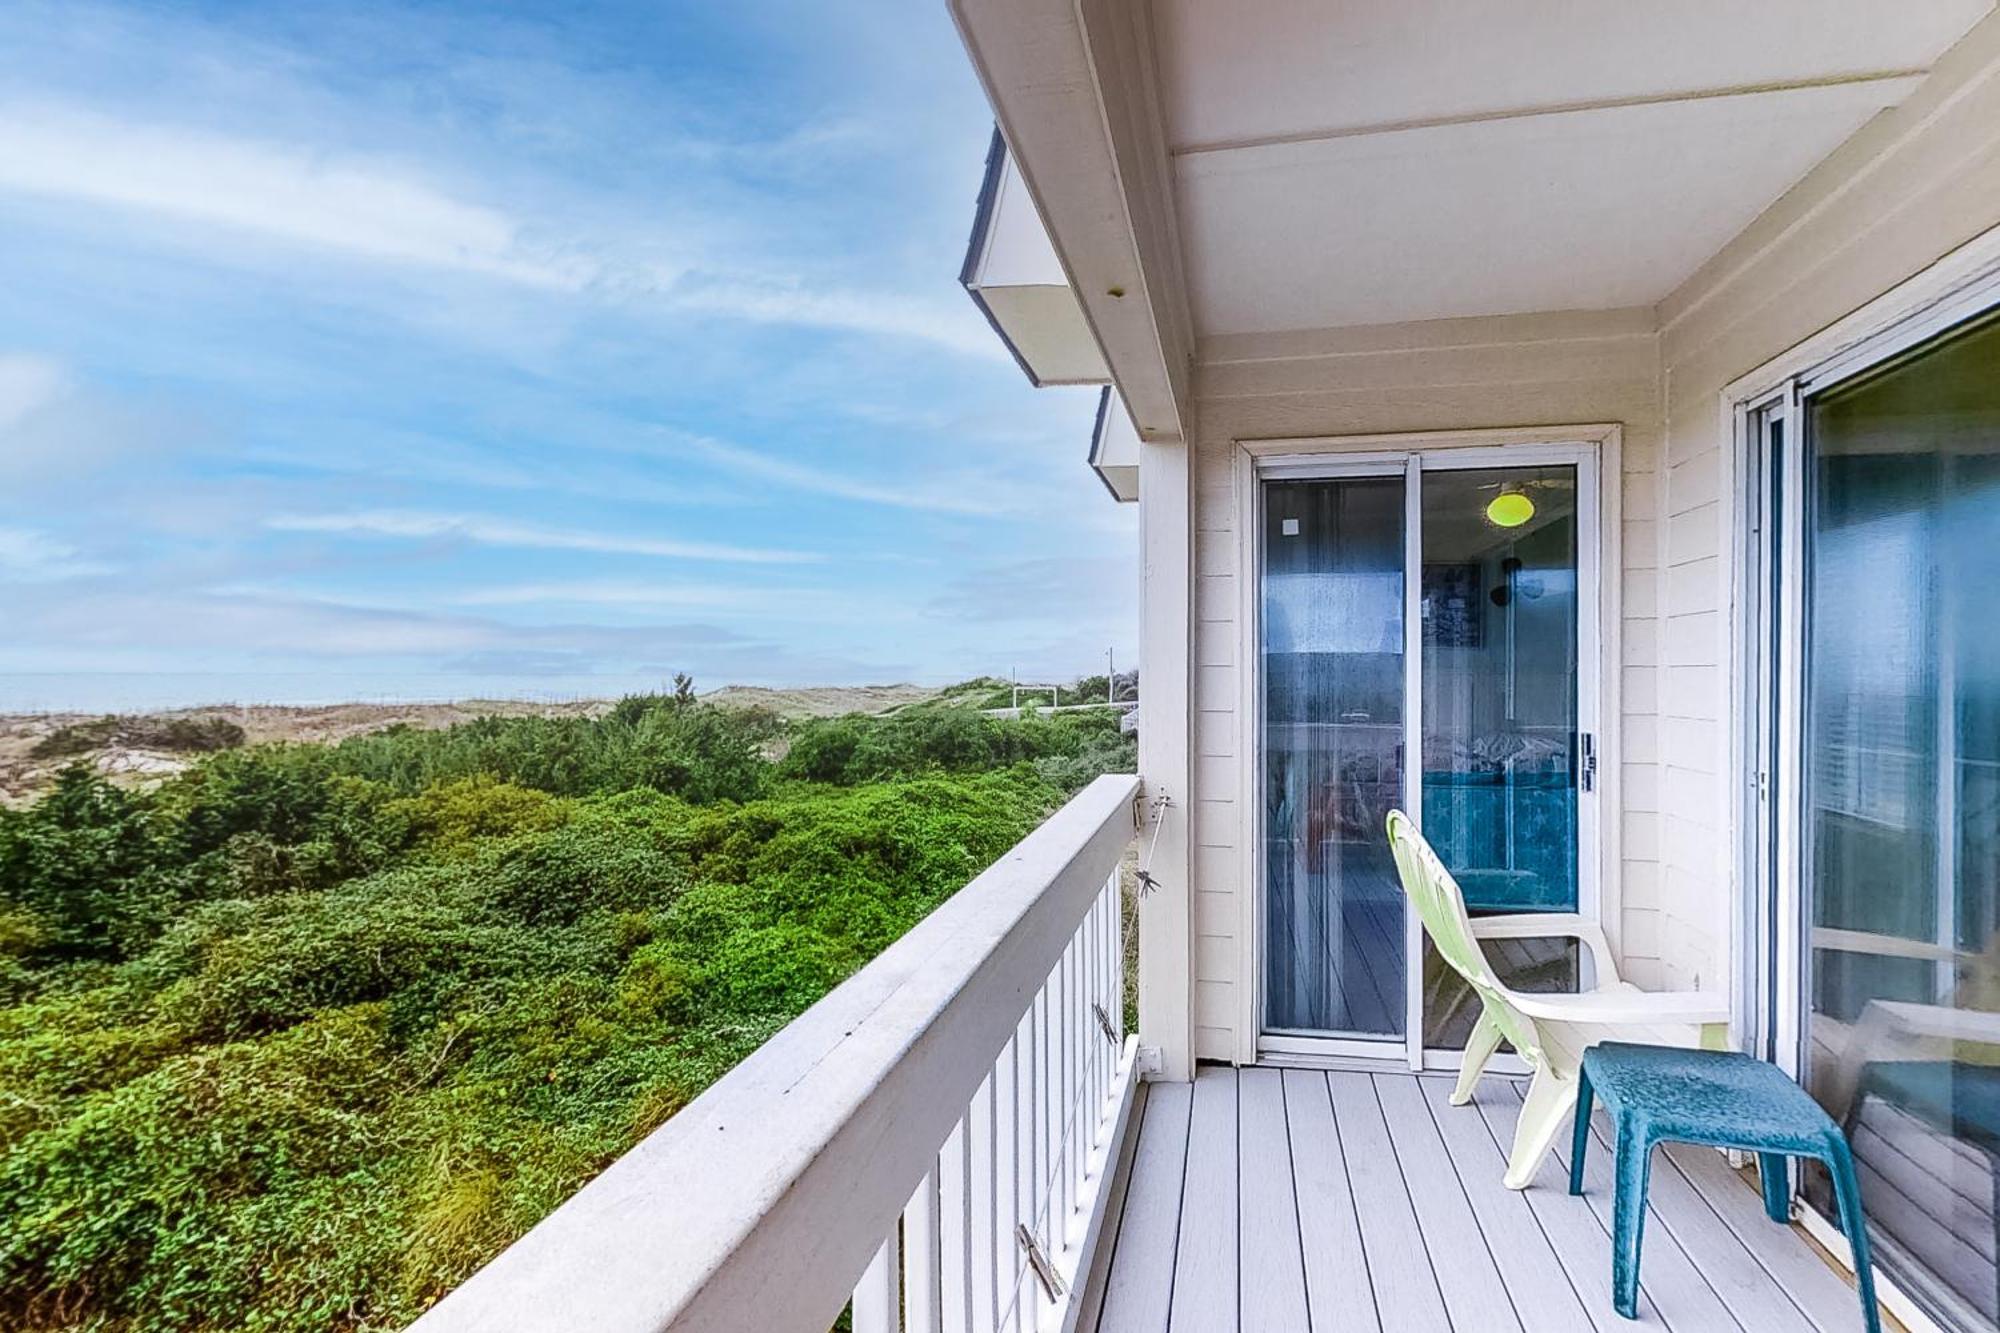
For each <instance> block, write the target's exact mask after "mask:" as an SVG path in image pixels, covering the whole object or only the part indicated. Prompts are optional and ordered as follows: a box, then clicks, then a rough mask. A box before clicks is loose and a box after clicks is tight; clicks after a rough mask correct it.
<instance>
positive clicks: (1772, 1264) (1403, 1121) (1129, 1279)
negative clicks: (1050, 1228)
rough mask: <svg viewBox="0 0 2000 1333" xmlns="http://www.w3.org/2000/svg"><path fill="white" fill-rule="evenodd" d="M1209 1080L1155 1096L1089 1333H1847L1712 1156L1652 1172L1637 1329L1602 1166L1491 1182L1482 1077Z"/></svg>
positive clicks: (1595, 1157) (1266, 1072)
mask: <svg viewBox="0 0 2000 1333" xmlns="http://www.w3.org/2000/svg"><path fill="white" fill-rule="evenodd" d="M1450 1086H1451V1081H1450V1080H1449V1079H1446V1078H1442V1077H1440V1076H1435V1075H1427V1076H1424V1077H1422V1078H1417V1077H1414V1076H1412V1075H1409V1074H1404V1073H1388V1072H1384V1073H1355V1072H1331V1073H1326V1072H1320V1071H1317V1070H1285V1071H1283V1072H1282V1073H1280V1072H1279V1071H1277V1070H1271V1069H1248V1070H1244V1071H1242V1072H1241V1073H1239V1072H1237V1071H1235V1070H1229V1069H1220V1068H1206V1067H1205V1068H1203V1069H1202V1070H1201V1072H1200V1075H1199V1076H1198V1077H1197V1079H1196V1081H1195V1083H1194V1085H1193V1086H1192V1087H1189V1086H1188V1085H1186V1084H1181V1085H1172V1084H1163V1085H1159V1086H1156V1087H1154V1088H1152V1089H1150V1090H1149V1093H1148V1096H1147V1098H1146V1102H1145V1108H1144V1112H1143V1117H1142V1120H1141V1123H1140V1125H1139V1135H1140V1137H1139V1140H1138V1144H1137V1148H1136V1150H1135V1152H1134V1155H1133V1164H1132V1178H1131V1180H1130V1181H1129V1183H1128V1188H1127V1190H1126V1193H1125V1198H1124V1207H1123V1209H1122V1210H1121V1212H1120V1214H1119V1217H1118V1219H1117V1222H1116V1230H1115V1233H1114V1234H1113V1235H1112V1236H1111V1237H1110V1239H1109V1243H1110V1246H1111V1250H1110V1259H1109V1262H1108V1266H1107V1269H1106V1276H1105V1277H1104V1278H1103V1289H1102V1291H1101V1292H1100V1293H1093V1296H1101V1301H1099V1302H1098V1305H1099V1307H1100V1309H1099V1317H1098V1319H1097V1321H1096V1323H1095V1327H1096V1329H1097V1330H1098V1333H1230V1331H1231V1330H1256V1333H1291V1331H1292V1330H1298V1331H1299V1333H1313V1331H1314V1330H1318V1331H1319V1333H1349V1331H1350V1330H1352V1331H1353V1333H1378V1331H1379V1333H1431V1331H1432V1330H1438V1331H1442V1333H1453V1331H1455V1333H1484V1331H1485V1330H1488V1329H1514V1328H1517V1327H1518V1328H1524V1329H1527V1330H1531V1331H1532V1333H1593V1330H1595V1331H1596V1333H1611V1330H1614V1329H1615V1330H1621V1331H1622V1330H1625V1329H1644V1328H1653V1329H1670V1330H1674V1331H1675V1333H1719V1331H1720V1330H1734V1329H1744V1330H1751V1331H1753V1333H1766V1331H1767V1330H1769V1331H1771V1333H1785V1331H1789V1333H1846V1330H1849V1329H1855V1328H1859V1327H1860V1324H1861V1317H1860V1310H1859V1308H1858V1306H1857V1305H1856V1304H1855V1302H1854V1297H1853V1294H1852V1291H1851V1290H1850V1289H1849V1288H1848V1286H1847V1285H1846V1283H1845V1282H1844V1280H1843V1279H1842V1278H1841V1277H1840V1276H1839V1275H1837V1274H1835V1273H1834V1272H1833V1271H1832V1270H1830V1269H1828V1268H1827V1267H1826V1266H1825V1264H1824V1263H1823V1262H1822V1261H1821V1260H1820V1259H1819V1257H1818V1256H1817V1255H1816V1254H1815V1253H1814V1252H1813V1251H1812V1250H1811V1248H1810V1247H1809V1246H1808V1245H1807V1243H1806V1242H1805V1240H1804V1239H1803V1238H1802V1237H1801V1236H1800V1235H1799V1234H1798V1233H1797V1232H1796V1231H1795V1230H1793V1229H1789V1228H1785V1227H1780V1226H1776V1225H1774V1224H1772V1223H1771V1222H1769V1221H1768V1220H1767V1219H1765V1218H1764V1216H1763V1212H1762V1205H1761V1204H1760V1202H1759V1200H1758V1197H1757V1194H1756V1192H1755V1190H1754V1189H1753V1188H1752V1187H1751V1186H1750V1185H1749V1184H1747V1183H1745V1182H1744V1181H1743V1180H1742V1179H1741V1178H1740V1177H1738V1176H1737V1175H1736V1174H1735V1173H1734V1172H1731V1171H1730V1170H1729V1169H1728V1168H1727V1166H1726V1165H1725V1164H1724V1163H1723V1162H1722V1159H1721V1158H1720V1157H1719V1156H1717V1155H1715V1154H1713V1153H1708V1152H1706V1151H1705V1150H1696V1149H1679V1148H1675V1149H1670V1150H1667V1151H1663V1152H1661V1153H1660V1154H1659V1155H1657V1156H1656V1157H1655V1159H1654V1163H1653V1194H1652V1204H1653V1206H1652V1208H1651V1210H1650V1215H1649V1217H1648V1220H1647V1225H1646V1248H1645V1258H1644V1273H1643V1277H1644V1291H1643V1293H1642V1300H1641V1309H1640V1315H1641V1318H1640V1320H1639V1321H1638V1322H1637V1323H1636V1324H1634V1323H1628V1322H1627V1321H1625V1320H1623V1319H1620V1318H1618V1317H1617V1315H1616V1314H1614V1313H1613V1312H1612V1310H1611V1297H1610V1289H1611V1241H1610V1236H1609V1234H1608V1226H1609V1219H1610V1211H1609V1204H1610V1200H1609V1195H1608V1172H1609V1166H1610V1156H1611V1155H1610V1152H1609V1151H1608V1150H1607V1149H1605V1148H1604V1147H1603V1145H1602V1144H1601V1143H1597V1144H1593V1145H1592V1150H1591V1156H1590V1161H1589V1163H1588V1167H1589V1171H1588V1173H1587V1174H1588V1184H1589V1191H1588V1193H1587V1194H1586V1196H1585V1197H1584V1198H1572V1197H1571V1196H1570V1195H1569V1194H1568V1192H1567V1188H1566V1185H1567V1172H1566V1170H1565V1163H1566V1160H1567V1135H1566V1134H1565V1135H1564V1137H1563V1140H1562V1142H1563V1148H1564V1151H1563V1152H1562V1153H1560V1154H1551V1156H1550V1159H1549V1162H1548V1164H1547V1165H1546V1166H1545V1167H1544V1169H1543V1171H1542V1173H1541V1174H1540V1176H1539V1177H1537V1179H1536V1182H1535V1184H1534V1185H1533V1186H1531V1187H1530V1188H1529V1189H1527V1190H1525V1191H1521V1192H1518V1193H1517V1192H1514V1191H1510V1190H1507V1189H1506V1188H1504V1187H1503V1186H1502V1185H1501V1184H1500V1175H1501V1172H1502V1170H1503V1168H1504V1166H1505V1160H1506V1145H1507V1144H1509V1143H1510V1142H1511V1141H1512V1137H1513V1128H1514V1123H1515V1120H1516V1119H1517V1118H1518V1115H1519V1111H1520V1098H1519V1093H1518V1090H1517V1088H1516V1087H1515V1086H1513V1085H1512V1084H1510V1083H1509V1082H1508V1081H1506V1080H1501V1079H1496V1078H1488V1079H1487V1080H1486V1081H1485V1083H1484V1084H1483V1085H1482V1087H1481V1089H1480V1095H1479V1097H1478V1099H1477V1104H1476V1105H1474V1106H1465V1107H1455V1106H1451V1105H1449V1103H1448V1093H1449V1091H1450Z"/></svg>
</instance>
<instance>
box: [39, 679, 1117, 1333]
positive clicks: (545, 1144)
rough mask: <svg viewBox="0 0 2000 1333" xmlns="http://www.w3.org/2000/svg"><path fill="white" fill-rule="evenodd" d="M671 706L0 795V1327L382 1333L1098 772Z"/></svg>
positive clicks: (1110, 719)
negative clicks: (41, 793)
mask: <svg viewBox="0 0 2000 1333" xmlns="http://www.w3.org/2000/svg"><path fill="white" fill-rule="evenodd" d="M1131 761H1132V750H1131V742H1130V740H1129V739H1127V738H1124V737H1121V736H1120V734H1119V732H1118V728H1117V721H1116V718H1115V716H1113V715H1112V714H1110V713H1108V712H1106V713H1102V714H1064V715H1060V716H1051V717H1038V716H1033V715H1031V716H1029V717H1026V718H1023V719H1020V720H1001V719H995V718H990V717H986V716H983V715H981V714H979V713H978V712H976V711H973V710H972V709H969V708H964V707H943V706H931V707H916V708H911V709H906V710H904V711H902V712H899V713H896V714H893V715H889V716H884V717H847V718H837V719H831V720H826V721H815V722H806V723H799V724H786V723H783V722H781V721H780V720H779V719H777V718H776V717H774V716H772V715H770V714H766V713H760V712H755V711H744V710H731V709H726V708H722V707H717V706H715V705H712V704H709V703H706V702H703V701H701V700H698V699H697V698H695V697H694V695H693V692H692V689H691V687H684V688H683V689H682V690H681V691H679V692H678V693H676V694H670V695H660V696H643V697H634V698H630V699H626V700H624V701H622V702H621V703H619V704H618V705H617V707H616V708H614V709H613V710H611V712H610V713H608V714H607V715H605V716H603V717H599V718H595V719H582V718H538V717H523V718H509V719H484V720H481V721H476V722H472V723H467V724H463V725H460V726H457V727H453V728H450V729H448V730H444V731H417V730H397V729H392V730H389V731H385V732H381V733H377V734H373V735H368V736H363V737H358V738H355V739H351V740H347V741H344V742H342V743H340V744H338V745H333V746H311V745H280V746H253V747H247V748H223V749H219V750H217V751H215V752H213V753H207V754H204V755H203V757H201V758H200V759H199V760H198V761H197V762H196V763H195V764H194V765H193V766H192V767H190V768H189V769H188V770H186V771H185V772H183V773H181V774H179V775H177V776H176V777H174V778H172V779H171V780H169V781H167V782H166V783H164V784H163V785H161V786H159V787H158V788H156V789H154V790H151V791H145V792H134V791H126V790H121V789H119V788H117V787H114V786H112V785H110V784H108V783H106V782H105V781H103V780H102V779H100V778H98V777H96V776H94V775H93V774H91V773H90V772H89V771H87V770H86V769H85V768H83V767H80V766H78V767H72V768H70V769H69V770H67V771H65V772H64V773H63V774H62V775H61V777H60V779H59V780H58V782H57V783H56V785H55V787H54V789H53V790H52V791H51V792H50V793H49V794H48V795H46V796H45V797H44V798H43V799H42V800H40V801H39V802H38V803H36V804H35V805H33V806H31V807H28V808H27V809H24V810H18V811H0V1326H4V1327H7V1328H10V1329H22V1330H55V1329H76V1330H82V1329H105V1330H129V1331H130V1333H142V1331H143V1333H152V1331H153V1330H159V1331H161V1333H164V1331H165V1330H176V1331H179V1330H190V1329H193V1330H209V1329H214V1330H220V1329H225V1328H227V1329H239V1328H259V1329H271V1330H301V1331H305V1330H313V1331H318V1330H363V1329H390V1328H397V1327H400V1326H402V1325H403V1324H405V1323H407V1322H408V1321H409V1320H411V1319H412V1318H414V1317H415V1316H416V1315H417V1314H419V1313H420V1312H421V1311H422V1310H423V1309H424V1307H425V1306H426V1305H427V1304H429V1303H430V1302H431V1301H433V1300H435V1299H436V1298H437V1297H438V1296H439V1295H440V1294H442V1293H443V1292H444V1291H447V1290H449V1289H450V1288H451V1287H452V1286H453V1285H454V1284H456V1283H457V1282H458V1281H460V1280H461V1279H463V1278H464V1277H465V1276H466V1275H467V1274H468V1273H470V1272H471V1271H472V1270H473V1269H474V1268H476V1267H477V1266H478V1265H479V1264H481V1263H482V1262H484V1261H485V1260H486V1259H488V1258H490V1257H491V1256H492V1255H493V1254H495V1253H497V1252H498V1251H499V1250H500V1249H501V1248H502V1247H503V1246H505V1245H506V1244H507V1243H508V1242H509V1241H510V1240H512V1239H513V1238H514V1237H516V1236H518V1235H519V1234H520V1233H521V1232H522V1231H524V1230H526V1229H527V1228H528V1227H529V1226H531V1225H533V1223H534V1222H535V1221H536V1220H538V1219H539V1218H541V1217H542V1216H543V1215H545V1214H546V1213H547V1212H548V1211H549V1210H550V1209H551V1208H553V1207H554V1206H555V1205H556V1204H558V1203H560V1202H561V1201H562V1200H563V1199H564V1198H566V1197H567V1196H568V1195H569V1194H571V1193H572V1192H574V1190H575V1189H576V1188H577V1187H578V1186H579V1185H581V1184H582V1183H583V1182H584V1181H585V1180H587V1179H589V1178H590V1177H591V1176H592V1175H594V1174H595V1173H596V1172H597V1171H599V1170H601V1169H602V1168H603V1167H604V1166H605V1165H606V1164H608V1163H609V1162H611V1161H612V1160H613V1159H615V1158H616V1157H617V1156H618V1155H619V1154H620V1153H622V1152H624V1151H625V1150H626V1149H627V1148H629V1147H630V1146H631V1145H632V1144H633V1143H635V1142H636V1141H637V1140H638V1139H639V1138H640V1137H642V1136H643V1135H644V1134H645V1133H646V1132H648V1131H649V1130H650V1129H652V1128H653V1127H654V1126H656V1125H657V1124H659V1123H660V1122H661V1121H662V1120H664V1119H665V1118H666V1117H667V1116H669V1115H671V1114H673V1112H674V1111H675V1110H676V1109H678V1108H679V1107H680V1106H681V1105H683V1104H684V1103H685V1102H686V1101H687V1100H688V1099H689V1098H691V1097H693V1096H694V1095H695V1094H696V1093H698V1092H699V1091H700V1090H701V1089H702V1088H703V1087H705V1086H707V1085H708V1084H709V1083H710V1082H712V1081H713V1080H714V1079H715V1078H717V1077H718V1076H720V1074H721V1073H722V1072H724V1071H725V1070H727V1069H728V1068H729V1067H730V1066H731V1065H732V1064H733V1063H735V1062H736V1061H737V1060H739V1059H740V1058H742V1056H743V1055H744V1054H746V1053H747V1052H749V1051H750V1050H752V1049H754V1048H755V1047H756V1045H757V1044H758V1043H760V1042H761V1041H763V1040H764V1039H765V1038H766V1037H768V1036H769V1035H770V1034H771V1033H773V1032H775V1031H776V1030H777V1029H778V1028H779V1027H781V1026H783V1025H784V1023H786V1022H787V1021H789V1020H790V1019H791V1018H792V1017H793V1016H795V1015H796V1014H798V1013H799V1012H800V1011H801V1010H803V1009H804V1008H805V1007H806V1006H808V1005H809V1004H811V1003H812V1002H813V1001H814V1000H815V999H817V998H819V997H820V996H821V995H823V994H825V993H826V991H827V990H828V989H830V988H831V987H833V986H834V985H836V984H838V983H839V981H840V980H841V979H842V978H844V977H846V976H847V975H849V974H850V973H851V972H852V971H853V970H854V969H855V968H857V967H859V966H860V965H861V964H862V963H863V962H865V961H867V959H869V958H870V957H872V956H873V955H874V954H875V953H876V952H877V951H879V950H880V949H881V948H882V947H883V946H884V945H886V944H888V943H889V942H890V941H892V940H894V939H895V938H896V937H897V936H898V935H900V934H901V933H902V932H903V931H904V930H906V929H908V928H909V926H910V925H911V924H913V923H914V922H916V921H917V920H919V919H921V918H922V917H923V915H924V914H925V913H926V912H928V911H930V910H931V908H933V907H934V906H936V905H937V904H938V903H939V902H941V901H943V899H944V898H946V897H947V896H949V895H950V894H951V893H953V892H955V891H956V890H957V889H958V888H960V887H961V886H962V885H964V884H965V883H966V881H968V880H969V879H971V878H972V877H973V876H974V875H975V874H977V873H978V872H979V871H980V870H981V869H982V868H983V867H985V866H986V865H987V864H989V863H990V862H991V861H992V860H994V859H995V858H996V857H998V856H999V855H1000V854H1001V853H1002V852H1004V851H1005V850H1006V849H1007V848H1008V847H1010V846H1011V845H1012V844H1013V843H1015V842H1016V841H1018V840H1019V839H1020V838H1021V837H1023V836H1024V835H1025V834H1026V833H1027V832H1028V831H1029V830H1031V829H1032V828H1033V827H1034V826H1035V824H1036V823H1037V822H1039V821H1040V820H1041V819H1042V818H1043V817H1045V816H1046V815H1047V814H1048V813H1049V812H1050V811H1051V810H1053V809H1054V808H1055V807H1056V806H1057V805H1058V804H1060V802H1061V801H1062V800H1063V799H1064V798H1065V797H1066V795H1067V794H1068V793H1069V792H1071V791H1073V790H1074V789H1075V788H1076V787H1078V786H1080V785H1081V784H1082V783H1083V782H1085V781H1087V780H1088V779H1089V778H1091V777H1094V776H1095V775H1096V774H1098V773H1101V772H1105V771H1111V770H1115V769H1129V768H1130V767H1131Z"/></svg>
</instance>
